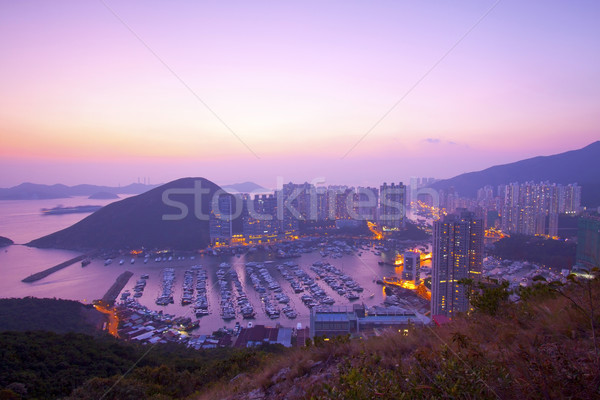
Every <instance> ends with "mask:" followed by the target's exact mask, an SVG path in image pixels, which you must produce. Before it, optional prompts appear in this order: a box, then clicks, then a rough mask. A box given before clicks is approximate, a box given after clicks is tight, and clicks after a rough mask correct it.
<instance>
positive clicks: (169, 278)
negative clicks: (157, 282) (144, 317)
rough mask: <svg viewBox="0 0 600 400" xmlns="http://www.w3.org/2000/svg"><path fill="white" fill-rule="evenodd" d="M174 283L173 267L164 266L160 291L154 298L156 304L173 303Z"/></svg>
mask: <svg viewBox="0 0 600 400" xmlns="http://www.w3.org/2000/svg"><path fill="white" fill-rule="evenodd" d="M174 284H175V268H165V269H163V271H162V283H161V292H160V293H159V295H158V298H157V299H156V304H157V305H159V306H166V305H169V304H173V303H174V300H173V285H174Z"/></svg>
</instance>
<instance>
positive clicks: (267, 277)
mask: <svg viewBox="0 0 600 400" xmlns="http://www.w3.org/2000/svg"><path fill="white" fill-rule="evenodd" d="M246 273H247V274H248V276H249V278H250V281H251V282H252V285H253V287H254V290H256V291H257V292H258V294H259V297H260V299H261V302H262V304H263V307H264V309H265V314H266V315H267V316H268V317H269V318H271V319H276V318H279V316H280V315H281V313H282V312H283V314H284V315H285V316H286V317H288V318H289V319H294V318H296V317H297V316H298V313H297V312H296V311H295V310H294V308H293V307H292V306H291V305H290V304H289V303H290V298H289V297H288V295H286V294H285V293H283V290H282V289H281V286H280V285H279V283H277V281H276V280H275V279H274V278H273V276H272V275H271V273H270V272H269V270H268V269H267V268H265V266H264V265H262V264H258V263H254V262H249V263H247V264H246ZM271 292H273V296H271ZM279 304H283V305H284V307H283V308H282V309H280V308H279Z"/></svg>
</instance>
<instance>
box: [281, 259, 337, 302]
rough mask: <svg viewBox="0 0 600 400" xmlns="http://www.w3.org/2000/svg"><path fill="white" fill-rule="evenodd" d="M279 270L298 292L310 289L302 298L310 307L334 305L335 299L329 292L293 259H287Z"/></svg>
mask: <svg viewBox="0 0 600 400" xmlns="http://www.w3.org/2000/svg"><path fill="white" fill-rule="evenodd" d="M277 269H278V270H279V272H280V273H281V274H282V275H283V277H284V278H285V280H287V281H288V282H289V283H290V286H291V287H292V289H293V290H294V292H296V293H301V292H304V290H308V292H309V293H310V294H308V293H305V294H303V295H302V296H301V297H300V300H302V302H303V303H304V305H305V306H306V307H308V308H313V307H316V306H319V305H332V304H334V303H335V300H334V299H333V298H332V297H331V296H328V295H327V293H326V292H325V291H324V290H323V288H321V287H320V286H319V284H318V283H317V282H315V280H314V279H313V278H311V276H310V275H309V274H308V273H307V272H306V271H304V270H303V269H302V268H300V267H299V266H298V264H296V263H294V262H293V261H287V262H285V263H284V264H283V265H280V266H278V268H277Z"/></svg>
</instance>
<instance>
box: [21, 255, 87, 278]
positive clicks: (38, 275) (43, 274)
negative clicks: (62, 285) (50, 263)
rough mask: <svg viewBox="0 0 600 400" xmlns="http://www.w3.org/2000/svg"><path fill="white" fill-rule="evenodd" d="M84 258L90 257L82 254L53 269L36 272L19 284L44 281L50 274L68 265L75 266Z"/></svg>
mask: <svg viewBox="0 0 600 400" xmlns="http://www.w3.org/2000/svg"><path fill="white" fill-rule="evenodd" d="M86 257H90V254H82V255H80V256H77V257H75V258H72V259H70V260H67V261H65V262H62V263H60V264H58V265H55V266H54V267H51V268H48V269H45V270H43V271H40V272H36V273H35V274H33V275H29V276H28V277H27V278H25V279H23V280H22V281H21V282H25V283H31V282H35V281H39V280H40V279H44V278H45V277H47V276H48V275H51V274H53V273H55V272H56V271H60V270H61V269H63V268H67V267H68V266H69V265H72V264H75V263H76V262H79V261H81V260H83V259H84V258H86Z"/></svg>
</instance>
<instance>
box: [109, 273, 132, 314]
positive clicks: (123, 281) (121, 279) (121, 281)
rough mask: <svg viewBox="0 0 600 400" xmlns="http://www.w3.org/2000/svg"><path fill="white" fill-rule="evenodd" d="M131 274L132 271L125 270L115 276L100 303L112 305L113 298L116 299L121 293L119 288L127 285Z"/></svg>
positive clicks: (121, 288) (113, 302)
mask: <svg viewBox="0 0 600 400" xmlns="http://www.w3.org/2000/svg"><path fill="white" fill-rule="evenodd" d="M132 276H133V272H131V271H125V272H123V273H122V274H121V275H119V276H118V277H117V280H115V283H113V284H112V286H111V287H110V289H108V291H107V292H106V294H105V295H104V296H103V297H102V300H101V301H102V303H104V304H106V305H108V306H113V305H114V304H115V300H117V296H118V295H119V293H121V290H123V288H124V287H125V285H127V282H129V278H131V277H132Z"/></svg>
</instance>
